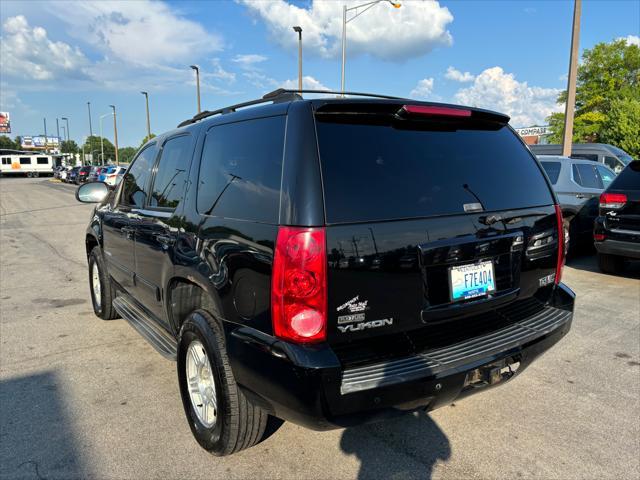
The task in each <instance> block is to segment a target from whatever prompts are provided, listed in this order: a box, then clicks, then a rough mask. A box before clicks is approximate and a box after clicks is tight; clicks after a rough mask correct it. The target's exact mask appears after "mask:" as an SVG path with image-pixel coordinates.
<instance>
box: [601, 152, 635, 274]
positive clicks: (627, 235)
mask: <svg viewBox="0 0 640 480" xmlns="http://www.w3.org/2000/svg"><path fill="white" fill-rule="evenodd" d="M593 239H594V243H595V246H596V250H597V251H598V265H599V267H600V270H602V271H603V272H606V273H617V272H619V271H620V270H622V268H623V267H624V261H625V260H626V259H634V260H640V161H639V160H633V161H632V162H631V163H629V165H627V166H626V167H625V169H624V170H623V171H622V172H621V173H620V174H619V175H618V176H617V177H616V178H615V180H614V181H613V183H612V184H611V185H610V186H609V188H607V190H606V191H605V192H604V193H603V194H602V195H600V210H599V216H598V217H597V218H596V220H595V225H594V230H593Z"/></svg>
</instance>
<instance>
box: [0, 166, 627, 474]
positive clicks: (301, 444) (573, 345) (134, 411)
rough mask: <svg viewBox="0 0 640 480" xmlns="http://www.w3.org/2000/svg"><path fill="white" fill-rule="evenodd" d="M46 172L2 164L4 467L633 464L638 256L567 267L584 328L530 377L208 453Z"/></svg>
mask: <svg viewBox="0 0 640 480" xmlns="http://www.w3.org/2000/svg"><path fill="white" fill-rule="evenodd" d="M74 191H75V188H74V187H73V186H71V185H65V184H60V183H55V182H52V181H49V180H47V179H26V178H11V179H2V180H0V412H1V415H2V419H1V426H0V477H1V478H16V477H17V478H23V477H24V478H33V477H44V478H71V477H96V478H178V477H181V478H221V477H224V478H431V477H433V478H461V477H464V478H531V477H537V478H638V477H639V476H640V460H639V459H638V456H637V452H638V451H640V420H639V418H640V266H638V265H634V266H633V268H632V269H631V270H630V271H628V272H627V273H626V274H625V275H624V276H609V275H603V274H601V273H598V272H597V268H596V262H595V257H594V256H593V255H587V256H583V257H579V258H577V259H575V260H573V261H572V262H570V265H569V267H568V268H566V270H565V281H566V283H567V284H568V285H569V286H570V287H571V288H573V289H574V290H575V291H576V293H577V295H578V298H577V304H576V313H575V318H574V323H573V328H572V330H571V332H570V333H569V335H568V336H567V337H566V338H565V339H563V340H562V341H561V342H560V343H559V344H558V345H557V346H556V347H554V348H553V349H552V350H551V351H550V352H549V353H548V354H546V355H545V356H544V357H543V358H542V359H540V360H539V361H538V362H537V363H535V364H534V365H533V366H532V367H531V368H530V369H528V370H527V371H526V372H525V373H524V374H523V375H522V376H521V377H519V378H517V379H516V380H514V381H513V382H511V383H509V384H507V385H505V386H502V387H500V388H497V389H494V390H491V391H487V392H486V393H483V394H482V395H477V396H474V397H471V398H469V399H467V400H464V401H462V402H460V403H456V404H455V405H452V406H450V407H446V408H443V409H440V410H437V411H435V412H432V413H431V414H429V415H426V414H422V415H413V416H412V415H407V416H406V417H404V418H401V419H398V420H395V421H389V422H386V423H380V424H375V425H370V426H363V427H357V428H351V429H346V430H334V431H331V432H324V433H319V432H312V431H308V430H305V429H303V428H301V427H297V426H295V425H292V424H284V425H283V426H282V427H281V428H279V429H278V430H277V431H276V432H275V433H273V435H272V436H270V437H269V438H267V439H266V440H265V441H264V442H262V443H261V444H259V445H258V446H256V447H254V448H252V449H250V450H247V451H244V452H241V453H240V454H237V455H234V456H232V457H227V458H222V459H220V458H215V457H211V456H209V455H208V454H207V453H206V452H204V451H203V450H202V449H200V447H199V446H198V445H197V444H196V442H195V440H194V439H193V438H192V435H191V432H190V431H189V428H188V425H187V423H186V421H185V419H184V414H183V410H182V404H181V401H180V396H179V392H178V388H177V379H176V375H175V364H173V363H171V362H168V361H166V360H164V359H163V358H162V357H161V356H160V355H159V354H157V353H156V352H155V351H154V350H153V349H152V347H150V346H149V345H148V344H147V343H146V342H145V341H144V340H143V339H142V337H140V336H139V335H138V334H137V333H136V332H135V331H134V330H133V329H132V328H131V327H129V325H128V324H127V323H126V322H124V321H123V320H115V321H110V322H104V321H101V320H99V319H98V318H96V317H95V316H94V315H93V312H92V309H91V303H90V299H89V292H88V286H87V268H86V260H85V253H84V230H85V228H86V225H87V221H88V219H89V214H90V212H91V209H92V207H91V206H89V205H83V204H80V203H78V202H76V201H75V199H74V196H73V194H74Z"/></svg>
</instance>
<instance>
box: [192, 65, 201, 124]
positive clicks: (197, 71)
mask: <svg viewBox="0 0 640 480" xmlns="http://www.w3.org/2000/svg"><path fill="white" fill-rule="evenodd" d="M191 68H192V69H194V70H195V71H196V92H197V94H198V113H200V68H198V66H197V65H191Z"/></svg>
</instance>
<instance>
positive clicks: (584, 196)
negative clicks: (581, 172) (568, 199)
mask: <svg viewBox="0 0 640 480" xmlns="http://www.w3.org/2000/svg"><path fill="white" fill-rule="evenodd" d="M576 198H587V197H586V195H583V194H582V193H576Z"/></svg>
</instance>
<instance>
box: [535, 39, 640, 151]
mask: <svg viewBox="0 0 640 480" xmlns="http://www.w3.org/2000/svg"><path fill="white" fill-rule="evenodd" d="M566 99H567V91H566V90H565V91H563V92H561V93H560V95H559V96H558V103H559V104H562V103H566ZM622 99H628V100H640V47H638V46H637V45H628V44H627V42H626V41H625V40H616V41H613V42H611V43H599V44H597V45H596V46H594V47H593V48H592V49H590V50H585V51H584V53H583V54H582V63H581V64H580V65H579V66H578V77H577V82H576V104H575V119H574V128H573V141H574V142H604V141H605V140H604V139H605V138H614V137H613V136H612V135H611V134H610V133H609V132H608V130H607V129H608V128H610V127H611V125H612V123H611V122H610V121H609V119H608V116H609V114H610V111H611V109H612V106H613V105H614V104H616V100H622ZM617 105H618V106H617V107H616V108H617V109H618V112H617V114H618V115H622V116H625V117H626V116H629V115H631V116H632V115H633V114H632V112H626V113H625V112H622V111H621V110H620V109H625V108H633V107H632V105H633V102H628V101H623V102H622V103H619V104H617ZM547 121H548V122H549V125H550V127H551V131H552V135H551V137H550V141H551V142H553V143H560V142H561V141H562V134H563V131H564V113H554V114H552V115H550V116H549V117H548V118H547Z"/></svg>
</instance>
